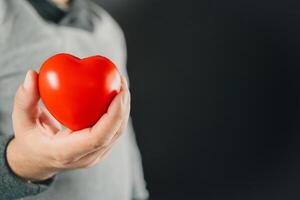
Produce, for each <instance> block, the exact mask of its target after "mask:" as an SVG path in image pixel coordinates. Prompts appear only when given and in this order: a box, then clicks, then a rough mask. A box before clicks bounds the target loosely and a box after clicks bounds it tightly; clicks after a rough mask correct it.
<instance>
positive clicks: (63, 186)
mask: <svg viewBox="0 0 300 200" xmlns="http://www.w3.org/2000/svg"><path fill="white" fill-rule="evenodd" d="M88 2H89V1H88ZM78 9H79V7H78ZM85 9H88V10H86V11H85V12H86V13H89V16H90V17H89V20H90V22H91V23H92V24H93V29H92V30H90V29H84V28H78V27H77V26H71V25H66V24H64V23H63V21H64V20H67V16H68V15H66V16H65V17H64V18H63V19H62V20H61V21H60V22H59V24H58V25H57V24H55V23H53V22H51V21H47V20H44V19H43V18H42V17H41V16H40V15H39V13H38V12H37V11H36V10H35V9H34V8H33V7H32V6H31V4H29V3H28V2H27V1H24V0H23V1H20V0H0V35H1V37H0V68H1V70H0V91H1V93H0V141H1V144H0V153H1V154H0V183H1V184H0V200H9V199H18V198H21V197H23V196H24V197H25V196H26V197H25V198H24V200H48V199H49V200H50V199H51V200H82V199H87V200H132V199H138V200H143V199H147V198H148V192H147V190H146V186H145V181H144V177H143V171H142V165H141V157H140V153H139V150H138V147H137V144H136V140H135V136H134V131H133V129H132V126H131V123H130V124H129V126H128V129H127V130H126V131H125V133H124V135H123V136H122V137H121V138H120V140H119V141H118V142H117V143H116V144H115V146H114V147H113V148H112V150H111V152H110V154H109V156H107V158H106V159H105V160H103V161H101V163H99V164H98V165H97V166H95V167H93V168H89V169H80V170H74V171H67V172H64V173H61V174H59V175H57V176H56V178H55V181H54V182H51V181H52V180H49V182H45V183H28V182H25V181H23V180H21V179H20V178H18V177H16V176H15V175H14V174H13V173H12V172H11V171H10V170H9V167H8V165H7V162H6V158H5V149H6V145H7V144H8V141H9V139H10V138H11V137H12V135H13V134H12V133H13V130H12V121H11V112H12V108H13V98H14V95H15V92H16V90H17V87H18V86H19V84H21V83H22V81H23V79H24V77H25V73H26V71H27V70H28V69H30V68H31V69H35V70H37V71H38V69H39V67H40V65H41V64H42V62H43V61H44V60H45V59H46V58H48V57H50V56H52V55H54V54H56V53H61V52H65V53H70V54H74V55H76V56H78V57H87V56H91V55H96V54H100V55H104V56H106V57H109V58H110V59H111V60H112V61H113V62H114V63H115V64H116V65H117V67H118V68H119V71H120V72H121V73H122V74H123V75H126V74H127V73H126V44H125V39H124V35H123V32H122V30H121V29H120V27H119V26H118V25H117V23H116V22H115V21H114V20H113V19H112V18H111V16H110V15H109V14H108V13H107V12H106V11H104V10H103V9H102V8H100V7H99V6H98V5H96V4H93V3H91V2H89V6H87V7H85ZM75 13H76V12H74V13H73V14H72V16H73V18H74V17H75V16H76V15H75ZM75 18H76V17H75ZM77 19H79V18H77ZM80 19H82V18H80ZM73 21H74V20H73ZM79 24H80V23H79ZM66 148H67V147H66ZM49 185H51V186H50V187H49ZM47 187H48V190H46V188H47ZM45 190H46V191H45ZM42 191H44V192H42ZM41 192H42V193H41ZM32 195H35V196H32Z"/></svg>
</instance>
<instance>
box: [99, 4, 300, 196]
mask: <svg viewBox="0 0 300 200" xmlns="http://www.w3.org/2000/svg"><path fill="white" fill-rule="evenodd" d="M98 2H99V3H100V4H101V5H102V6H103V7H104V8H106V9H107V10H108V11H110V13H111V14H112V15H113V16H114V17H115V18H116V19H117V21H118V22H119V23H120V25H121V26H122V28H123V29H124V31H125V35H126V38H127V42H128V51H129V60H128V71H129V76H130V81H131V90H132V96H133V97H132V99H133V100H132V103H133V107H132V117H133V120H134V125H135V129H136V133H137V139H138V142H139V145H140V149H141V152H142V155H143V163H144V169H145V176H146V180H147V182H148V188H149V190H150V193H151V199H154V200H156V199H255V200H260V199H263V200H268V199H270V200H271V199H272V200H276V199H285V200H286V199H299V198H300V154H299V153H300V147H299V144H300V134H299V133H300V130H299V129H300V128H299V122H300V119H299V118H300V115H299V114H300V113H299V103H300V99H299V98H300V93H299V92H300V81H299V78H300V68H299V66H300V65H299V64H300V54H299V53H300V2H299V1H297V0H294V1H292V0H285V1H266V0H259V1H258V0H242V1H241V0H236V1H233V0H228V1H223V0H201V1H199V0H194V1H179V0H163V1H162V0H98Z"/></svg>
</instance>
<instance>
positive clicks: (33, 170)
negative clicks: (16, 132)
mask: <svg viewBox="0 0 300 200" xmlns="http://www.w3.org/2000/svg"><path fill="white" fill-rule="evenodd" d="M29 156H30V155H26V152H24V151H21V150H19V148H18V145H17V142H16V139H12V140H11V141H10V142H9V144H8V145H7V149H6V160H7V164H8V166H9V168H10V170H11V171H12V172H13V173H14V174H15V175H16V176H17V177H19V178H21V179H23V180H25V181H43V180H47V179H49V178H51V177H53V176H55V174H56V173H57V172H56V171H54V170H52V169H51V170H50V169H47V167H45V166H43V162H33V161H32V160H30V159H28V158H29Z"/></svg>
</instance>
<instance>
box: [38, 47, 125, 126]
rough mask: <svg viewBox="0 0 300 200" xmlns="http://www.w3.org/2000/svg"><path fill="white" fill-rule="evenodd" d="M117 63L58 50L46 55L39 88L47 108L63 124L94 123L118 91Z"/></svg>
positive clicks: (119, 83) (119, 81) (89, 124)
mask: <svg viewBox="0 0 300 200" xmlns="http://www.w3.org/2000/svg"><path fill="white" fill-rule="evenodd" d="M120 88H121V77H120V74H119V71H118V70H117V68H116V66H115V65H114V64H113V63H112V62H111V61H110V60H109V59H107V58H105V57H103V56H99V55H97V56H92V57H87V58H83V59H80V58H77V57H75V56H73V55H70V54H66V53H60V54H56V55H54V56H52V57H50V58H48V59H47V60H46V61H45V62H44V63H43V64H42V66H41V69H40V72H39V92H40V96H41V99H42V101H43V103H44V105H45V106H46V108H47V109H48V110H49V112H50V113H51V114H52V115H53V116H54V117H55V119H56V120H57V121H59V122H60V123H61V124H63V125H64V126H66V127H68V128H69V129H71V130H74V131H75V130H80V129H83V128H87V127H91V126H93V125H94V124H95V123H96V122H97V121H98V120H99V119H100V117H101V116H102V115H103V114H104V113H106V112H107V109H108V107H109V104H110V103H111V101H112V99H113V98H114V97H115V96H116V95H117V94H118V93H119V92H120Z"/></svg>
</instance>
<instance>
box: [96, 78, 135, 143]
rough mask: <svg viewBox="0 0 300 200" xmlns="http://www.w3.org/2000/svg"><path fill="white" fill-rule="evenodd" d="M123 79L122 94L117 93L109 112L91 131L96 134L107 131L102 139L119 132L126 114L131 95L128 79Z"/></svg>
mask: <svg viewBox="0 0 300 200" xmlns="http://www.w3.org/2000/svg"><path fill="white" fill-rule="evenodd" d="M121 80H122V87H121V92H120V94H119V95H117V97H116V99H114V101H113V102H112V103H111V105H110V106H109V108H108V111H107V113H106V114H105V115H104V116H103V117H102V118H101V119H100V120H99V121H98V122H97V123H96V124H95V125H94V126H93V127H92V129H91V132H92V133H93V134H95V135H96V134H97V133H101V132H104V133H107V134H104V135H103V137H104V138H100V139H101V140H103V139H105V138H106V137H108V139H109V138H112V137H113V135H111V134H114V133H116V132H117V130H118V129H119V128H120V126H121V124H122V121H123V119H124V116H125V115H126V111H127V104H128V101H129V96H130V95H129V90H128V86H127V81H126V79H125V78H124V77H122V79H121Z"/></svg>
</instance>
